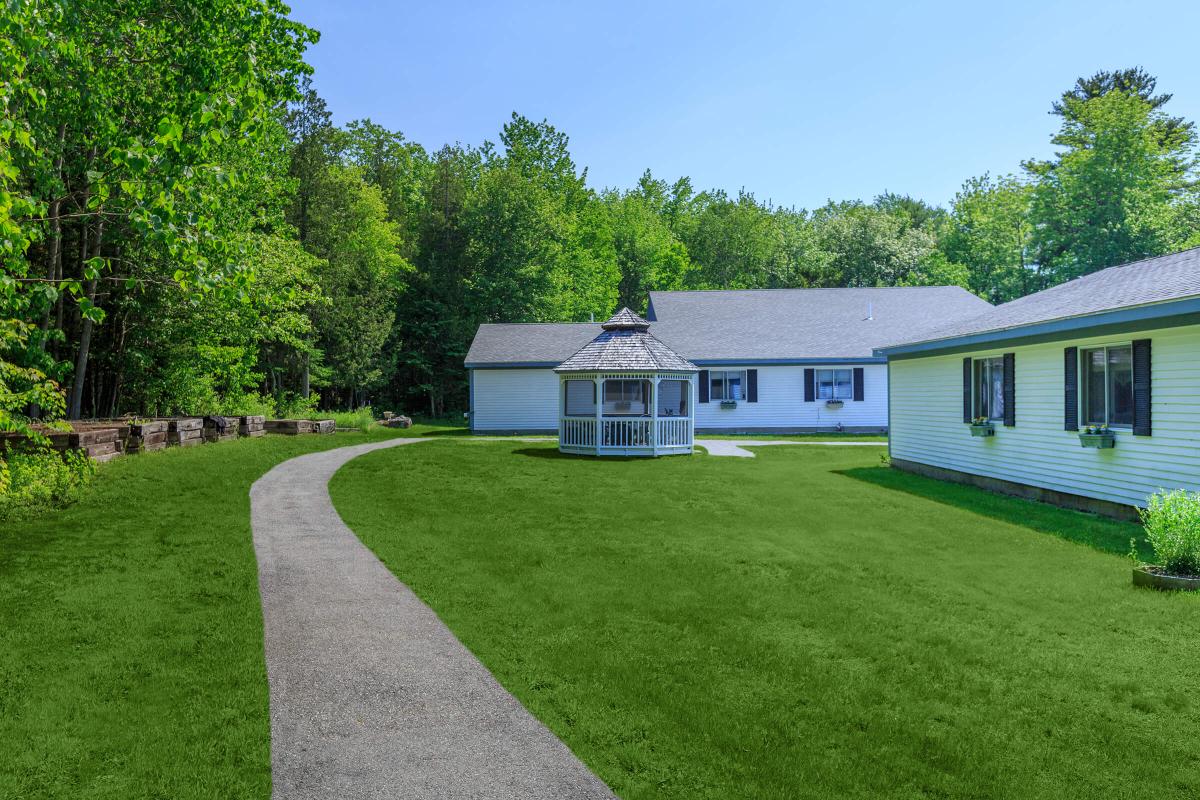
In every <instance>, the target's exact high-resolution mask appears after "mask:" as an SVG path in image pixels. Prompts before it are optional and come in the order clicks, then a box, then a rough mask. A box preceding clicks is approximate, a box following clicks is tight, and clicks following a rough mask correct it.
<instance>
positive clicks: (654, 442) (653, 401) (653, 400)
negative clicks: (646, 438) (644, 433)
mask: <svg viewBox="0 0 1200 800" xmlns="http://www.w3.org/2000/svg"><path fill="white" fill-rule="evenodd" d="M660 380H661V378H659V377H658V376H657V375H655V376H654V380H653V381H651V382H650V448H651V450H652V451H653V453H654V455H658V382H659V381H660Z"/></svg>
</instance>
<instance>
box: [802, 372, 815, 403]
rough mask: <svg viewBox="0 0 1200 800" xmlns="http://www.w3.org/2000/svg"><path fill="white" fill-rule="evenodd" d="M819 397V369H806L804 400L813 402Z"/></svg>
mask: <svg viewBox="0 0 1200 800" xmlns="http://www.w3.org/2000/svg"><path fill="white" fill-rule="evenodd" d="M816 399H817V371H816V370H815V369H805V370H804V402H806V403H811V402H813V401H814V400H816Z"/></svg>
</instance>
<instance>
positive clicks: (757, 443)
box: [696, 439, 887, 458]
mask: <svg viewBox="0 0 1200 800" xmlns="http://www.w3.org/2000/svg"><path fill="white" fill-rule="evenodd" d="M780 444H808V445H817V446H818V447H887V442H810V441H805V440H803V439H765V440H764V439H746V440H745V441H735V440H732V439H697V440H696V446H697V447H703V448H704V449H705V450H707V451H708V454H709V455H710V456H736V457H738V458H754V453H752V452H750V451H749V450H746V449H744V448H747V447H771V446H773V445H780Z"/></svg>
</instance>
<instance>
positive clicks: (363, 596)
mask: <svg viewBox="0 0 1200 800" xmlns="http://www.w3.org/2000/svg"><path fill="white" fill-rule="evenodd" d="M419 441H423V440H421V439H391V440H388V441H385V442H377V443H372V444H364V445H357V446H354V447H343V448H339V449H336V450H329V451H326V452H323V453H312V454H310V455H305V456H300V457H299V458H293V459H291V460H290V461H285V462H284V463H282V464H280V465H279V466H277V467H275V468H274V469H272V470H271V471H270V472H268V473H267V474H266V475H264V476H263V477H262V478H260V479H259V480H258V481H257V482H256V483H255V484H254V486H253V487H251V489H250V508H251V512H250V513H251V523H252V526H253V529H254V549H255V552H256V554H257V556H258V573H259V588H260V590H261V593H262V605H263V621H264V635H265V643H266V658H267V674H268V677H269V681H270V698H271V774H272V777H273V782H274V794H273V796H274V798H276V800H285V799H286V800H300V799H301V798H312V799H313V800H317V799H318V798H319V799H320V800H329V799H330V798H405V799H406V800H416V799H417V798H480V799H483V798H506V799H507V798H514V799H515V798H556V799H557V798H561V799H564V800H565V799H567V798H612V797H613V795H612V793H611V792H610V791H609V790H608V788H607V787H606V786H605V785H604V784H603V783H602V782H601V781H600V780H599V779H598V778H596V777H595V776H594V775H592V774H591V773H590V772H589V771H588V769H587V768H586V767H585V766H584V765H583V764H582V763H581V762H580V761H579V760H578V759H577V758H575V756H574V755H573V754H572V753H571V751H570V750H568V749H567V748H566V746H565V745H563V744H562V742H560V741H559V740H558V739H557V738H555V736H554V734H552V733H551V732H550V731H549V730H548V729H547V728H546V727H545V726H543V725H542V724H541V723H540V722H538V721H537V720H536V719H535V718H534V717H533V716H532V715H531V714H530V713H529V712H528V711H526V710H525V708H524V707H523V706H522V705H521V704H520V703H519V702H517V700H516V699H515V698H514V697H513V696H512V695H510V694H509V693H508V692H506V691H505V690H504V689H503V688H502V687H501V686H500V684H498V683H497V682H496V680H495V678H493V677H492V675H491V673H489V672H488V671H487V669H486V668H485V667H484V666H483V665H482V664H481V663H479V661H478V660H477V659H476V658H475V657H474V656H473V655H472V654H471V653H470V651H468V650H467V649H466V648H465V647H464V646H463V645H462V643H461V642H459V641H458V639H456V638H455V637H454V634H452V633H451V632H450V630H449V629H448V628H447V627H446V626H445V625H444V624H443V623H442V622H441V620H439V619H438V617H437V616H436V615H435V614H434V613H433V611H431V610H430V609H429V607H428V606H426V605H425V604H424V603H422V602H421V601H420V600H418V599H417V597H416V596H415V595H413V593H412V592H411V591H410V590H409V589H408V587H406V586H404V584H402V583H400V582H399V581H398V580H396V578H395V576H393V575H392V574H391V572H389V571H388V569H387V568H386V567H384V566H383V564H382V563H381V562H380V561H379V560H378V559H377V558H376V557H375V556H374V554H372V553H371V551H369V550H368V549H367V548H366V547H365V546H364V545H363V544H362V543H361V542H360V541H359V540H358V538H357V537H356V536H355V535H354V534H353V533H352V532H351V531H350V529H349V528H347V527H346V525H345V524H344V523H343V522H342V520H341V519H340V518H339V517H338V515H337V512H336V511H334V508H333V504H332V503H331V502H330V499H329V492H328V488H327V484H328V482H329V479H330V478H331V477H332V476H333V473H334V472H336V471H337V469H338V467H340V466H342V465H343V464H345V463H346V462H347V461H349V460H350V459H352V458H354V457H355V456H358V455H361V454H363V453H367V452H369V451H372V450H378V449H380V448H383V447H395V446H399V445H408V444H413V443H416V442H419ZM424 441H428V440H424ZM391 477H392V478H394V480H389V481H388V482H386V483H385V484H381V485H380V486H379V491H380V492H403V491H404V479H403V476H402V475H396V476H391Z"/></svg>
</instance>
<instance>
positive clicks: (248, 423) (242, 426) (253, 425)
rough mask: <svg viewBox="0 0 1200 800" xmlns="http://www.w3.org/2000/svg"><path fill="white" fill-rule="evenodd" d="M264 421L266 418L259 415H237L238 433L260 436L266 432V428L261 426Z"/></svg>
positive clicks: (240, 434)
mask: <svg viewBox="0 0 1200 800" xmlns="http://www.w3.org/2000/svg"><path fill="white" fill-rule="evenodd" d="M266 421H267V418H266V417H264V416H261V415H251V416H247V417H238V435H239V436H262V435H263V434H264V433H266V429H265V428H264V427H263V425H264V423H266Z"/></svg>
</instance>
